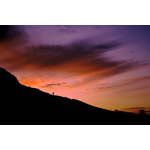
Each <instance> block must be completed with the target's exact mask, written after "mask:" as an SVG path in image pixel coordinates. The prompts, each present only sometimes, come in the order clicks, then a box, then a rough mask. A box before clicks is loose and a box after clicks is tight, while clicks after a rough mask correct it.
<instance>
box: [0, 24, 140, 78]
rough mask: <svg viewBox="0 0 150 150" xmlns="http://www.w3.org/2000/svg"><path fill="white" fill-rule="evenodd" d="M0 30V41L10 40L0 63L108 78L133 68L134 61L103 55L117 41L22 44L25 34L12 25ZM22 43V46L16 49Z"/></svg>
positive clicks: (16, 67) (19, 67) (74, 74)
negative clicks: (95, 43) (112, 58)
mask: <svg viewBox="0 0 150 150" xmlns="http://www.w3.org/2000/svg"><path fill="white" fill-rule="evenodd" d="M0 28H1V30H2V29H3V30H2V31H3V32H2V34H1V36H0V40H1V41H3V44H4V45H7V44H8V43H9V42H11V41H12V43H14V44H13V45H11V46H12V47H7V51H9V54H8V52H7V53H6V52H5V51H4V50H5V49H2V50H1V52H3V53H4V55H3V57H1V60H0V61H1V62H3V63H4V64H7V65H8V66H11V67H12V68H14V69H28V68H30V69H33V70H34V69H35V70H39V71H53V72H56V73H60V72H61V73H67V74H69V75H71V76H83V75H84V76H88V77H90V78H91V79H92V78H93V79H94V78H95V79H97V78H100V77H109V76H113V75H116V74H120V73H123V72H126V71H129V70H131V69H133V68H134V67H135V66H136V65H139V64H138V63H135V62H132V61H131V62H130V61H129V60H127V61H117V60H111V59H109V58H106V57H104V55H103V54H104V53H105V52H108V51H110V50H113V49H115V48H116V47H117V46H119V45H120V44H118V43H117V44H116V43H106V44H99V45H90V44H88V43H87V42H83V41H82V42H76V43H73V44H71V45H66V46H61V45H37V46H32V45H30V46H25V45H23V44H22V42H21V43H20V42H18V41H27V40H28V39H27V36H26V35H25V33H24V32H21V30H17V28H16V27H15V26H1V27H0ZM19 45H22V48H20V47H19V48H18V46H19Z"/></svg>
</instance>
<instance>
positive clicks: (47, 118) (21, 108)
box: [0, 68, 150, 125]
mask: <svg viewBox="0 0 150 150" xmlns="http://www.w3.org/2000/svg"><path fill="white" fill-rule="evenodd" d="M0 95H1V97H0V114H1V117H0V124H1V125H4V124H5V125H6V124H11V125H12V124H16V125H25V124H28V125H33V124H34V125H46V124H48V125H86V124H87V125H101V124H103V125H117V124H118V125H121V124H129V125H135V124H139V125H140V124H150V117H149V116H146V115H137V114H131V113H117V112H114V111H109V110H105V109H101V108H97V107H94V106H91V105H88V104H86V103H83V102H81V101H78V100H74V99H69V98H66V97H61V96H54V95H51V94H48V93H45V92H43V91H40V90H38V89H35V88H30V87H26V86H24V85H21V84H20V83H19V82H18V80H17V78H16V77H15V76H13V75H12V74H10V73H9V72H7V71H6V70H5V69H3V68H0Z"/></svg>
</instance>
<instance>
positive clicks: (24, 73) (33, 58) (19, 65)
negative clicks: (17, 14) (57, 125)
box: [0, 26, 150, 112]
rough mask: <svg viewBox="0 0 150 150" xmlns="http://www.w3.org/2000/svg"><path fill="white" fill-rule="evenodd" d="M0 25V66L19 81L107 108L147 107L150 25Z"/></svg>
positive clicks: (132, 109)
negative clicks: (132, 33) (132, 34)
mask: <svg viewBox="0 0 150 150" xmlns="http://www.w3.org/2000/svg"><path fill="white" fill-rule="evenodd" d="M130 28H131V29H130ZM136 28H137V29H136ZM0 29H1V31H4V32H3V34H2V35H1V36H0V67H3V68H5V69H6V70H7V71H9V72H11V73H12V74H13V75H15V76H16V77H17V78H18V80H19V82H20V83H21V84H23V85H26V86H30V87H35V88H38V89H40V90H42V91H45V92H48V93H50V94H52V92H54V93H55V95H60V96H64V97H68V98H71V99H78V100H81V101H84V102H86V103H88V104H91V105H94V106H97V107H101V108H105V109H109V110H115V109H118V110H125V111H130V112H131V111H132V112H133V111H134V112H137V110H138V111H139V108H142V109H145V110H147V111H149V110H150V59H149V57H148V54H149V49H150V44H149V42H148V41H149V40H150V36H149V35H148V34H147V32H150V28H149V26H148V27H147V28H145V26H140V27H134V26H131V27H130V26H129V27H126V26H125V27H120V26H114V27H110V26H104V27H103V28H102V27H101V26H100V27H99V28H98V27H95V26H78V27H77V26H55V27H54V26H34V27H33V26H8V27H1V28H0ZM42 29H45V30H44V31H43V30H42ZM133 29H134V30H135V32H134V30H133ZM131 30H132V31H133V32H134V34H135V35H136V36H137V35H139V37H138V36H137V37H136V36H133V38H131V37H130V34H129V33H130V32H131ZM137 30H138V33H137V32H136V31H137ZM45 31H47V32H45ZM88 34H89V35H90V38H89V35H88ZM122 34H123V35H124V38H123V37H121V36H122ZM37 35H39V36H38V37H37ZM104 35H105V36H104ZM109 35H112V36H109ZM141 36H143V37H141ZM65 37H66V39H65ZM69 37H70V38H69ZM103 37H104V38H103ZM127 37H130V38H129V39H128V38H127ZM140 37H141V38H142V39H143V40H141V39H140ZM44 39H45V40H44ZM98 39H99V40H98ZM122 39H123V40H122ZM139 41H140V42H141V43H140V42H139ZM122 43H123V44H122ZM140 46H141V47H140ZM141 48H143V49H142V50H141ZM149 56H150V55H149Z"/></svg>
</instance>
